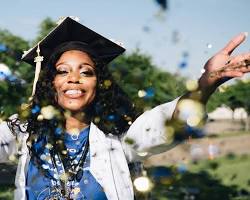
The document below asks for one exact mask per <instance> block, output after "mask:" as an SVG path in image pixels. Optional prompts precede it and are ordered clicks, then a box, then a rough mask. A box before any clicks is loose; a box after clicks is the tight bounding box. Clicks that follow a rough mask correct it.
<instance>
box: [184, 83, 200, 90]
mask: <svg viewBox="0 0 250 200" xmlns="http://www.w3.org/2000/svg"><path fill="white" fill-rule="evenodd" d="M198 86H199V85H198V81H197V80H188V81H187V82H186V88H187V90H188V91H195V90H197V89H198Z"/></svg>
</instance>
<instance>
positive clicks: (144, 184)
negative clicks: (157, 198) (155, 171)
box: [134, 176, 153, 192]
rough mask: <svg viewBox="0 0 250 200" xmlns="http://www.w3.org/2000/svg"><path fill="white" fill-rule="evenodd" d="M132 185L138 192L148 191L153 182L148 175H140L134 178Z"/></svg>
mask: <svg viewBox="0 0 250 200" xmlns="http://www.w3.org/2000/svg"><path fill="white" fill-rule="evenodd" d="M134 186H135V189H136V190H137V191H139V192H149V191H150V190H151V189H152V187H153V184H152V182H151V181H150V179H149V178H148V177H146V176H141V177H138V178H136V179H135V180H134Z"/></svg>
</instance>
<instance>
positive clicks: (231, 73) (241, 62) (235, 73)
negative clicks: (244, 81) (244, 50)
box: [209, 54, 250, 78]
mask: <svg viewBox="0 0 250 200" xmlns="http://www.w3.org/2000/svg"><path fill="white" fill-rule="evenodd" d="M247 72H250V55H249V54H242V55H239V56H237V57H235V58H234V59H232V60H230V62H228V63H227V64H226V65H225V66H223V67H222V68H220V69H219V70H215V71H211V72H210V73H209V77H210V78H222V77H239V76H242V75H243V74H244V73H247Z"/></svg>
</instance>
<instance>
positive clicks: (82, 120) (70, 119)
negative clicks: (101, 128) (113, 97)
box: [65, 113, 90, 133]
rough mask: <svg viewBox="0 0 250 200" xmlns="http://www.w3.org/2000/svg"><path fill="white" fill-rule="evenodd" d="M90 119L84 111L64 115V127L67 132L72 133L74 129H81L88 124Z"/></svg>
mask: <svg viewBox="0 0 250 200" xmlns="http://www.w3.org/2000/svg"><path fill="white" fill-rule="evenodd" d="M89 124H90V120H89V119H88V118H87V117H86V116H85V115H84V113H71V115H70V116H66V124H65V128H66V131H67V132H68V133H74V132H75V131H77V130H78V131H81V130H82V129H84V128H86V127H87V126H89Z"/></svg>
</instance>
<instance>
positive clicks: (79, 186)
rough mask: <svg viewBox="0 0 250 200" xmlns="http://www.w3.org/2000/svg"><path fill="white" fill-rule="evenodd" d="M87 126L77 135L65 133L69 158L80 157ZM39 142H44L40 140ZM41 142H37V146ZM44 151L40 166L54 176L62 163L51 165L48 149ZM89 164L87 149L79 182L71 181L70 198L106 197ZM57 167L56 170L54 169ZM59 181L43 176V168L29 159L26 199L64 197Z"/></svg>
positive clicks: (92, 199) (104, 198) (89, 199)
mask: <svg viewBox="0 0 250 200" xmlns="http://www.w3.org/2000/svg"><path fill="white" fill-rule="evenodd" d="M88 134H89V128H86V129H84V130H83V131H81V133H80V134H79V136H78V137H75V136H72V135H70V134H67V133H66V134H65V140H64V142H65V146H66V148H67V151H68V156H69V157H70V158H71V160H72V159H73V160H74V159H75V160H76V162H77V160H79V159H80V157H81V155H82V153H83V151H84V146H85V144H86V141H87V139H88ZM40 142H44V140H41V141H40ZM40 145H41V144H38V145H37V146H38V148H39V147H40ZM43 151H44V152H43V153H42V154H41V156H40V158H41V159H42V160H43V164H42V168H44V169H45V170H47V172H48V173H49V174H50V175H51V176H53V177H55V178H58V177H56V176H58V173H57V172H56V171H59V173H60V172H61V171H60V167H62V166H63V165H62V163H60V162H59V161H57V162H56V165H57V166H56V167H55V166H53V162H52V160H51V159H50V153H49V149H45V150H43ZM89 166H90V154H89V151H88V153H87V156H86V160H85V162H84V164H83V176H82V178H81V179H80V181H79V182H77V181H73V182H71V184H70V185H71V186H70V188H71V189H70V191H71V195H72V194H73V197H72V196H71V198H72V199H77V200H80V199H81V200H82V199H86V200H107V197H106V195H105V193H104V191H103V188H102V187H101V186H100V184H99V183H98V182H97V181H96V180H95V178H94V177H93V176H92V174H91V173H90V171H89ZM56 169H57V170H56ZM58 183H60V182H59V181H56V179H55V180H54V179H53V178H49V177H48V176H45V174H44V170H41V169H38V167H37V166H36V164H35V162H34V160H33V159H31V161H30V163H29V166H28V172H27V179H26V194H27V199H29V200H30V199H37V200H42V199H46V198H49V197H57V199H62V200H63V199H64V198H63V197H60V191H59V188H60V186H58V185H57V184H58Z"/></svg>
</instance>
